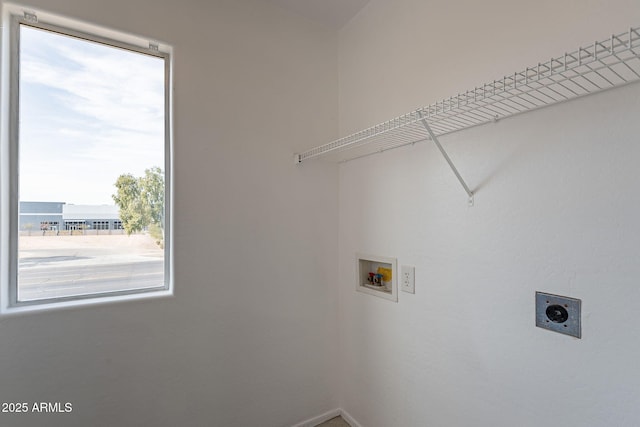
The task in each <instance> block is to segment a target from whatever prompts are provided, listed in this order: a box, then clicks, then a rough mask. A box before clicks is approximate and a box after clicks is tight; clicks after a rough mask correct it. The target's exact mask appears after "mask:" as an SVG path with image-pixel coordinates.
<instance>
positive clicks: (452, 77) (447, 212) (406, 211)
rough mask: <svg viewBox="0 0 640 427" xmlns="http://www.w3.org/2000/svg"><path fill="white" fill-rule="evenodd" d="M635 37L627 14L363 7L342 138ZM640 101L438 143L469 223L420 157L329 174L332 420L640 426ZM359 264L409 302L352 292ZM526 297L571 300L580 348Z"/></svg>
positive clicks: (610, 100)
mask: <svg viewBox="0 0 640 427" xmlns="http://www.w3.org/2000/svg"><path fill="white" fill-rule="evenodd" d="M392 3H393V4H392ZM587 3H588V7H587V5H586V4H587ZM634 20H635V21H634ZM639 24H640V8H638V7H637V2H629V1H616V2H604V1H589V2H546V1H543V2H537V3H536V4H535V5H534V4H527V5H525V4H524V2H506V1H490V2H481V3H479V2H472V1H457V2H439V1H435V2H420V1H411V0H402V1H399V2H385V1H376V0H372V1H371V2H370V4H369V6H368V7H367V8H365V10H363V11H362V13H360V14H359V15H358V16H357V17H356V18H355V19H354V20H353V21H352V22H351V23H350V24H349V25H348V26H347V27H346V28H345V29H344V30H343V31H342V32H341V38H340V111H341V115H340V129H341V131H342V134H343V135H344V134H347V133H349V132H353V131H355V130H358V129H360V128H363V127H367V126H371V125H374V124H375V123H378V122H381V121H383V120H387V119H390V118H392V117H395V116H396V115H399V114H402V113H405V112H408V111H410V110H412V109H414V108H416V107H419V106H423V105H427V104H430V103H432V102H435V101H438V100H440V98H444V97H448V96H449V95H453V94H456V93H458V92H460V91H464V90H466V89H469V88H473V87H474V86H476V85H480V84H482V83H483V82H485V81H487V80H493V79H495V78H500V77H502V76H503V75H505V74H509V73H511V72H514V71H519V70H522V69H524V67H526V66H531V65H534V64H536V63H537V62H538V61H541V60H544V58H547V59H548V58H549V57H551V56H559V55H562V54H563V53H564V52H565V51H567V50H573V49H576V48H577V47H578V46H580V45H583V44H588V43H592V42H593V41H594V40H596V39H602V38H607V37H608V35H609V34H611V33H612V32H623V31H626V30H627V29H628V27H629V26H630V25H636V26H637V25H639ZM639 99H640V85H638V84H636V85H633V86H628V87H625V88H622V89H616V90H613V91H609V92H607V93H603V94H598V95H593V96H590V97H587V98H583V99H580V100H576V101H572V102H568V103H564V104H562V105H558V106H554V107H550V108H547V109H544V110H539V111H536V112H532V113H528V114H525V115H521V116H518V117H513V118H510V119H505V120H502V121H499V122H497V123H492V124H489V125H485V126H482V127H478V128H474V129H470V130H467V131H464V132H460V133H457V134H453V135H450V136H446V137H443V138H441V142H442V143H443V145H444V146H445V148H446V149H447V150H448V151H449V155H450V156H451V158H452V159H453V161H454V162H455V164H456V166H457V167H458V169H459V170H460V172H461V174H462V175H463V176H464V178H465V179H466V180H467V183H468V184H469V186H470V187H471V188H472V189H473V190H475V191H476V197H475V207H472V208H469V207H467V205H466V194H465V193H464V191H463V189H462V187H461V186H460V185H459V183H458V182H457V180H456V178H455V176H454V175H453V173H452V172H451V170H450V169H449V168H448V166H447V164H446V162H445V161H444V159H443V158H442V156H441V155H440V153H439V152H438V150H437V148H436V147H435V146H434V145H433V144H430V143H426V142H425V143H419V144H416V145H415V146H413V147H411V146H409V147H405V148H401V149H397V150H394V151H391V152H386V153H384V154H379V155H374V156H371V157H368V158H364V159H360V160H355V161H351V162H348V163H345V164H342V165H341V166H340V296H341V309H340V316H341V317H340V325H341V329H340V334H341V335H340V342H341V350H340V351H341V353H340V354H341V357H340V360H341V378H342V379H343V381H342V385H341V406H342V408H344V409H345V410H346V411H347V412H348V413H349V414H350V415H351V416H353V417H354V418H355V419H356V420H358V422H359V423H360V424H361V425H363V426H366V427H385V426H416V427H418V426H432V427H437V426H442V427H452V426H472V425H473V426H515V425H517V426H531V427H534V426H541V425H545V424H546V423H547V422H549V420H553V422H552V424H554V425H565V426H575V427H578V426H607V425H617V426H618V425H619V426H635V425H638V424H640V410H639V409H638V408H640V392H639V391H638V388H637V384H638V382H639V381H640V375H639V374H638V370H637V369H636V368H635V366H636V364H637V362H636V361H637V360H638V358H639V357H640V345H639V344H638V343H639V342H640V341H639V338H640V336H639V334H638V331H639V330H640V320H638V318H637V307H638V304H639V303H640V292H639V290H638V289H639V287H638V283H637V281H638V277H640V267H639V264H638V257H639V256H640V250H639V249H638V245H637V238H638V235H640V226H639V225H638V220H637V219H638V217H639V215H640V196H638V194H637V192H636V191H635V186H636V184H635V183H636V182H637V179H636V175H637V159H638V156H639V155H640V148H639V146H638V143H637V139H638V135H639V134H640V124H639V123H638V120H637V117H638V113H640V102H639V101H638V100H639ZM356 252H365V253H372V254H377V255H382V256H390V257H397V258H398V264H399V266H400V265H403V264H407V265H415V267H416V270H415V275H416V293H415V295H411V294H407V293H403V292H400V295H399V301H398V303H392V302H389V301H386V300H383V299H380V298H376V297H372V296H369V295H365V294H361V293H357V292H355V290H354V287H355V283H354V280H355V277H356V272H355V267H354V265H355V262H354V257H355V253H356ZM535 291H546V292H550V293H556V294H561V295H568V296H573V297H576V298H580V299H582V304H583V307H582V310H583V312H582V320H583V338H582V339H581V340H579V339H575V338H571V337H568V336H564V335H560V334H556V333H552V332H549V331H546V330H543V329H539V328H536V327H535V317H534V294H535Z"/></svg>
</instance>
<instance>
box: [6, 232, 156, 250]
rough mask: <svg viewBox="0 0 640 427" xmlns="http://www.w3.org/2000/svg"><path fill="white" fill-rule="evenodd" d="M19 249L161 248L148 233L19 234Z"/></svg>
mask: <svg viewBox="0 0 640 427" xmlns="http://www.w3.org/2000/svg"><path fill="white" fill-rule="evenodd" d="M18 246H19V248H20V251H32V250H69V249H76V248H83V249H110V250H114V251H117V252H134V253H140V252H158V253H159V254H161V253H162V252H163V251H162V249H161V248H160V247H159V246H158V245H157V244H156V242H155V241H154V240H153V238H152V237H151V236H149V235H148V234H132V235H130V236H127V235H126V234H123V235H98V236H96V235H93V236H91V235H89V236H41V235H40V236H37V235H32V236H20V239H19V243H18Z"/></svg>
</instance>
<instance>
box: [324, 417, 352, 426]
mask: <svg viewBox="0 0 640 427" xmlns="http://www.w3.org/2000/svg"><path fill="white" fill-rule="evenodd" d="M316 427H351V426H350V425H349V424H348V423H347V422H346V421H345V420H344V419H342V417H341V416H337V417H335V418H331V419H330V420H329V421H325V422H323V423H322V424H318V425H317V426H316Z"/></svg>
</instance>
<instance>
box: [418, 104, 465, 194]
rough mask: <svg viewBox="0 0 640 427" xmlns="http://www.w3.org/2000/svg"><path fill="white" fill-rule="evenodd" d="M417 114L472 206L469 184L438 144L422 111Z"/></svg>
mask: <svg viewBox="0 0 640 427" xmlns="http://www.w3.org/2000/svg"><path fill="white" fill-rule="evenodd" d="M418 115H419V116H420V121H421V122H422V125H423V126H424V128H425V129H426V130H427V133H428V134H429V137H431V140H432V141H433V142H434V144H436V147H438V150H440V153H442V156H443V157H444V159H445V160H446V161H447V163H448V164H449V167H450V168H451V170H452V171H453V173H454V174H455V175H456V178H458V181H460V184H462V188H464V191H466V192H467V195H468V196H469V206H473V191H471V190H470V189H469V186H468V185H467V183H466V182H464V179H462V176H461V175H460V172H458V169H457V168H456V167H455V165H454V164H453V162H452V161H451V158H450V157H449V155H448V154H447V152H446V151H444V148H443V147H442V144H440V141H438V138H437V137H436V135H435V134H434V133H433V131H432V130H431V126H429V124H428V123H427V119H426V118H425V117H424V115H423V114H422V111H418Z"/></svg>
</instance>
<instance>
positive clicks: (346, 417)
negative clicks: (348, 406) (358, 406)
mask: <svg viewBox="0 0 640 427" xmlns="http://www.w3.org/2000/svg"><path fill="white" fill-rule="evenodd" d="M340 416H341V417H342V418H343V419H344V420H345V421H346V422H347V424H349V425H350V426H351V427H362V426H361V425H360V423H359V422H357V421H356V420H355V419H354V418H353V417H352V416H351V415H349V413H348V412H347V411H345V410H344V409H340Z"/></svg>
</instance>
